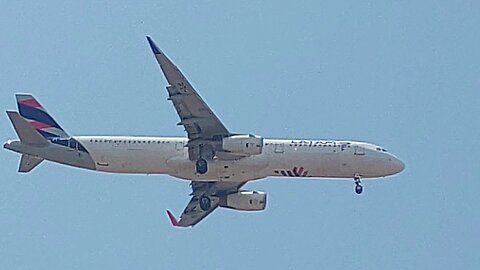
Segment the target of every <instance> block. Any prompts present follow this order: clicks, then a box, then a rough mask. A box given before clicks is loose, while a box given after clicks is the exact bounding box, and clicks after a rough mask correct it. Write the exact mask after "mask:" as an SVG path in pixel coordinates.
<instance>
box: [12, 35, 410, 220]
mask: <svg viewBox="0 0 480 270" xmlns="http://www.w3.org/2000/svg"><path fill="white" fill-rule="evenodd" d="M146 38H147V41H148V43H149V45H150V48H151V50H152V52H153V54H154V56H155V59H156V60H157V62H158V64H159V65H160V69H161V70H162V72H163V74H164V76H165V78H166V80H167V82H168V86H167V87H166V88H167V92H168V100H169V101H171V102H172V103H173V106H174V107H175V110H176V111H177V113H178V116H179V118H180V122H179V123H178V125H180V126H183V127H184V129H185V131H186V133H187V137H141V136H71V135H69V134H68V133H67V132H66V131H65V130H64V129H63V128H62V127H61V126H60V125H59V124H58V122H57V121H56V120H54V118H53V117H52V116H51V115H50V114H49V113H48V112H47V111H46V110H45V108H44V107H43V106H42V105H41V104H40V103H39V102H38V101H37V99H35V98H34V97H33V96H32V95H30V94H16V101H17V106H18V112H17V111H7V115H8V117H9V118H10V121H11V123H12V125H13V128H14V129H15V131H16V133H17V135H18V139H13V140H7V141H6V142H5V143H4V145H3V147H4V148H6V149H8V150H11V151H14V152H17V153H20V154H21V158H20V164H19V168H18V172H21V173H26V172H30V171H31V170H33V169H34V168H35V167H36V166H38V165H39V164H40V163H41V162H42V161H43V160H48V161H52V162H56V163H60V164H64V165H69V166H73V167H78V168H84V169H89V170H96V171H101V172H109V173H126V174H167V175H170V176H173V177H177V178H180V179H184V180H188V181H190V185H191V188H192V192H191V194H190V196H191V199H190V202H189V203H188V205H187V206H186V208H185V210H184V211H183V212H182V214H181V216H180V219H177V218H176V217H175V216H174V215H173V214H172V213H171V212H170V211H169V210H167V216H168V217H169V219H170V222H171V223H172V225H173V226H177V227H189V226H194V225H196V224H197V223H199V222H200V221H201V220H202V219H204V218H205V217H206V216H208V215H209V214H210V213H212V212H213V211H214V210H215V209H216V208H218V207H222V208H230V209H235V210H240V211H262V210H264V209H265V207H266V203H267V195H266V193H265V192H262V191H256V190H245V189H243V186H244V185H245V184H246V183H248V182H250V181H253V180H258V179H264V178H266V177H278V178H282V177H283V178H295V177H299V178H313V179H321V178H331V179H345V178H351V179H353V181H354V183H355V192H356V193H357V194H361V193H362V191H363V186H362V184H361V180H362V179H370V178H380V177H385V176H390V175H394V174H397V173H400V172H401V171H403V169H404V168H405V165H404V163H403V162H402V161H401V160H400V159H398V158H397V157H396V156H395V155H393V154H391V153H390V152H388V151H387V150H386V149H385V148H383V147H381V146H378V145H375V144H371V143H366V142H359V141H346V140H305V139H267V138H263V137H261V136H258V135H253V134H249V133H232V132H230V131H229V130H228V129H227V128H226V127H225V125H224V124H223V123H222V122H221V121H220V119H219V118H218V117H217V116H216V115H215V114H214V112H213V111H212V110H211V109H210V107H209V106H208V105H207V104H206V103H205V101H204V100H203V99H202V98H201V97H200V95H199V94H198V93H197V91H196V90H195V89H194V88H193V87H192V85H191V84H190V82H189V81H188V80H187V79H186V78H185V76H184V75H183V74H182V72H181V71H180V70H179V69H178V68H177V66H176V65H175V64H174V63H173V62H172V61H171V60H170V59H169V58H168V57H167V56H166V55H165V54H164V53H163V52H162V51H161V50H160V49H159V47H158V46H157V45H156V44H155V43H154V41H153V40H152V39H151V38H150V37H149V36H147V37H146Z"/></svg>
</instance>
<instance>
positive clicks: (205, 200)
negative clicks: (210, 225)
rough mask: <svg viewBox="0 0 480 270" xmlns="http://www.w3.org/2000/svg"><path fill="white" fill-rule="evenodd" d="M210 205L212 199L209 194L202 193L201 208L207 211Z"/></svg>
mask: <svg viewBox="0 0 480 270" xmlns="http://www.w3.org/2000/svg"><path fill="white" fill-rule="evenodd" d="M210 207H212V201H211V200H210V198H209V197H208V196H206V195H202V197H200V208H201V209H202V210H203V211H207V210H208V209H210Z"/></svg>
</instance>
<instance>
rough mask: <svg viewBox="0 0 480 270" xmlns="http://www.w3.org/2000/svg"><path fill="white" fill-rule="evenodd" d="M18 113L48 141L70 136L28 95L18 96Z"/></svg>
mask: <svg viewBox="0 0 480 270" xmlns="http://www.w3.org/2000/svg"><path fill="white" fill-rule="evenodd" d="M16 98H17V105H18V112H19V113H20V115H21V116H22V117H23V118H25V119H26V120H27V121H28V122H29V123H30V124H31V125H32V127H33V128H35V129H36V130H37V131H38V132H39V133H40V134H41V135H42V136H43V137H45V138H46V139H51V138H58V137H61V138H66V137H69V136H68V134H67V133H66V132H65V131H64V130H63V128H61V127H60V125H59V124H58V123H57V122H56V121H55V120H54V119H53V117H51V116H50V114H48V112H47V111H46V110H45V108H43V106H42V105H41V104H40V103H39V102H38V101H37V100H36V99H35V98H34V97H33V96H32V95H28V94H17V95H16Z"/></svg>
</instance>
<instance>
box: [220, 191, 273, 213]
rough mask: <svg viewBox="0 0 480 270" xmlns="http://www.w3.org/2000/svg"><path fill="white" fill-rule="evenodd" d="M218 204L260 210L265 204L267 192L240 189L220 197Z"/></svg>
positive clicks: (238, 208) (237, 208)
mask: <svg viewBox="0 0 480 270" xmlns="http://www.w3.org/2000/svg"><path fill="white" fill-rule="evenodd" d="M220 206H221V207H226V208H231V209H236V210H243V211H262V210H264V209H265V207H266V206H267V194H266V193H265V192H261V191H254V190H253V191H250V190H242V191H239V192H237V193H232V194H228V195H226V196H224V197H221V198H220Z"/></svg>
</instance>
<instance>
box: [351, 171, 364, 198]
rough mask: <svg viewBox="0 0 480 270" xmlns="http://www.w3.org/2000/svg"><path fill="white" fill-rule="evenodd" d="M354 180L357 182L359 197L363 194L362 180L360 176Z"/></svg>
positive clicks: (356, 187)
mask: <svg viewBox="0 0 480 270" xmlns="http://www.w3.org/2000/svg"><path fill="white" fill-rule="evenodd" d="M353 180H354V181H355V193H357V194H359V195H360V194H362V192H363V186H362V181H361V180H360V175H358V174H356V175H355V176H354V178H353Z"/></svg>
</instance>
